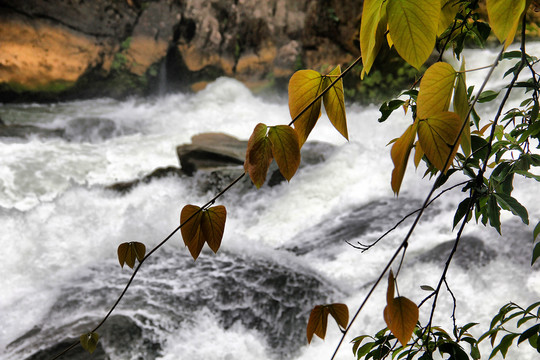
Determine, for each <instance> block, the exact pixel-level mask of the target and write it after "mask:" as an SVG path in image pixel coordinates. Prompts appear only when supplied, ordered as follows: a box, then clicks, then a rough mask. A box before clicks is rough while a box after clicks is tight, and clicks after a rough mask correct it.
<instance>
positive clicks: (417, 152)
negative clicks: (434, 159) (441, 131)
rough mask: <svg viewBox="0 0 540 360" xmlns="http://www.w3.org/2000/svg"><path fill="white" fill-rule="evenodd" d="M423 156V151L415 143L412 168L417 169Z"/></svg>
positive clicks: (417, 143) (418, 144)
mask: <svg viewBox="0 0 540 360" xmlns="http://www.w3.org/2000/svg"><path fill="white" fill-rule="evenodd" d="M423 156H424V150H422V146H421V145H420V143H419V142H418V141H417V142H416V144H414V166H415V167H416V168H418V165H420V161H421V160H422V157H423Z"/></svg>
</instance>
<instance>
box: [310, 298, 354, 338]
mask: <svg viewBox="0 0 540 360" xmlns="http://www.w3.org/2000/svg"><path fill="white" fill-rule="evenodd" d="M328 314H330V315H332V317H333V318H334V319H335V320H336V322H337V324H338V326H340V327H341V328H342V329H346V328H347V324H348V323H349V308H348V307H347V305H345V304H337V303H336V304H328V305H317V306H315V307H314V308H313V310H311V314H310V315H309V320H308V325H307V339H308V343H311V339H312V338H313V334H315V335H317V336H318V337H320V338H321V339H323V340H324V337H325V336H326V328H327V325H328Z"/></svg>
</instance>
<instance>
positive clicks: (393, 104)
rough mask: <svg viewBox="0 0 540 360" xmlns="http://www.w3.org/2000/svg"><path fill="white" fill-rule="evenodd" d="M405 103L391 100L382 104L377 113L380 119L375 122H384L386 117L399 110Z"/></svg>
mask: <svg viewBox="0 0 540 360" xmlns="http://www.w3.org/2000/svg"><path fill="white" fill-rule="evenodd" d="M403 104H405V101H403V100H392V101H389V102H384V103H382V105H381V107H380V108H379V111H380V112H381V117H380V118H379V119H378V120H377V121H378V122H384V121H386V120H387V119H388V117H389V116H390V115H391V114H392V113H393V112H394V110H396V109H399V108H400V107H401V106H402V105H403Z"/></svg>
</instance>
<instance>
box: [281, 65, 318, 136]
mask: <svg viewBox="0 0 540 360" xmlns="http://www.w3.org/2000/svg"><path fill="white" fill-rule="evenodd" d="M322 91H323V76H322V75H321V74H320V73H318V72H317V71H314V70H299V71H297V72H295V73H294V74H293V76H292V77H291V79H290V80H289V112H290V114H291V118H293V119H295V118H296V116H298V114H300V113H301V112H302V111H303V110H304V109H305V108H306V107H307V106H308V105H309V104H310V103H311V102H312V101H313V100H315V98H316V97H317V96H318V95H319V94H320V93H321V92H322ZM320 116H321V99H319V100H317V101H316V102H315V103H314V104H313V105H312V106H311V107H310V108H309V109H307V110H306V111H305V112H304V113H303V114H302V115H300V117H299V118H298V119H296V121H295V122H294V128H295V129H296V131H297V132H298V138H299V140H300V146H302V145H304V143H305V142H306V140H307V138H308V136H309V133H310V132H311V130H313V127H314V126H315V124H316V123H317V120H318V119H319V117H320Z"/></svg>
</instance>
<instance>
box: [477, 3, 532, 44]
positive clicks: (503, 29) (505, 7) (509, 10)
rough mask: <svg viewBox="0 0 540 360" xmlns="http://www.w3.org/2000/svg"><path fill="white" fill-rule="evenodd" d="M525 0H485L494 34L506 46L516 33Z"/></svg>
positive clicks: (523, 10) (523, 11)
mask: <svg viewBox="0 0 540 360" xmlns="http://www.w3.org/2000/svg"><path fill="white" fill-rule="evenodd" d="M525 5H526V0H511V1H509V0H487V1H486V7H487V12H488V16H489V23H490V25H491V28H492V29H493V32H494V33H495V36H497V39H499V41H500V42H501V43H503V42H504V47H505V48H506V47H508V45H510V44H511V43H512V42H513V41H514V36H515V35H516V31H517V28H518V26H519V23H520V21H521V17H522V16H523V15H524V13H525V10H526V8H525V7H526V6H525Z"/></svg>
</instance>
